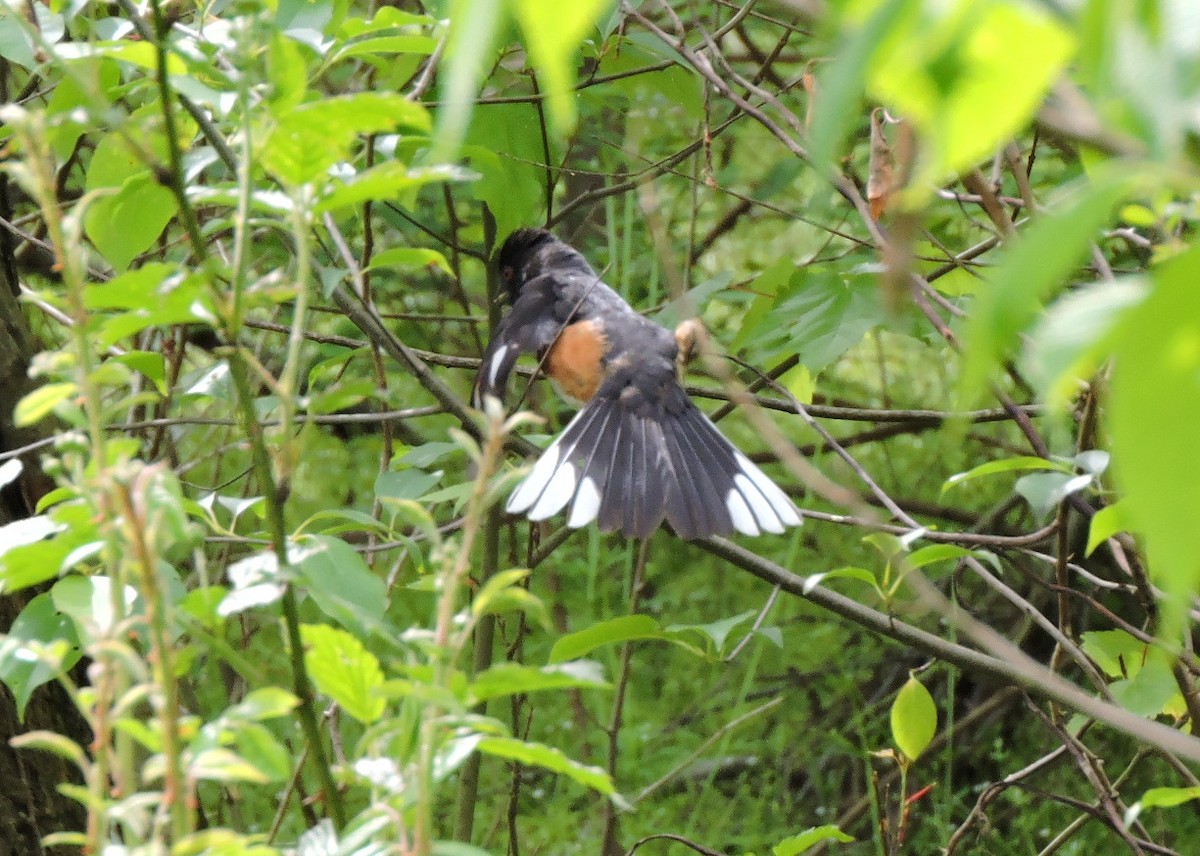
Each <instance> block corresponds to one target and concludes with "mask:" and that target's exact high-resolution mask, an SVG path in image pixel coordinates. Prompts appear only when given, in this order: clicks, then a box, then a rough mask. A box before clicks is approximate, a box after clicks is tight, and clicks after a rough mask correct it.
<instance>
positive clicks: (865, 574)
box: [804, 567, 878, 594]
mask: <svg viewBox="0 0 1200 856" xmlns="http://www.w3.org/2000/svg"><path fill="white" fill-rule="evenodd" d="M836 579H851V580H858V581H860V582H864V583H866V584H867V585H869V586H871V588H877V587H878V581H877V580H876V579H875V575H874V574H873V573H871V572H870V571H868V570H867V569H866V568H854V567H844V568H835V569H834V570H832V571H825V572H824V573H821V574H809V575H808V576H807V577H805V578H804V593H805V594H808V593H809V592H810V591H812V590H813V589H815V588H816V587H817V586H819V585H821V584H823V583H824V582H825V581H826V580H836Z"/></svg>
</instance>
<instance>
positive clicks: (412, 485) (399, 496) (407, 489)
mask: <svg viewBox="0 0 1200 856" xmlns="http://www.w3.org/2000/svg"><path fill="white" fill-rule="evenodd" d="M441 480H442V471H441V470H436V471H434V472H432V473H427V472H424V471H423V470H418V469H413V468H409V469H404V470H400V471H399V472H395V473H393V472H386V473H380V474H379V476H378V477H377V478H376V479H375V497H376V498H377V499H379V500H380V501H381V502H400V501H403V500H408V499H420V498H421V497H422V496H424V495H425V494H427V493H428V492H429V491H430V489H431V488H432V487H433V486H434V485H436V484H437V483H438V482H439V481H441Z"/></svg>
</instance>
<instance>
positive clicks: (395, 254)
mask: <svg viewBox="0 0 1200 856" xmlns="http://www.w3.org/2000/svg"><path fill="white" fill-rule="evenodd" d="M383 268H400V269H401V270H414V269H419V268H432V269H436V270H440V271H441V272H442V273H444V274H446V276H451V277H452V276H454V271H453V269H452V268H451V267H450V263H449V262H448V261H446V257H445V256H443V255H442V254H441V253H439V252H438V251H437V250H428V249H425V248H423V247H394V248H393V249H390V250H384V251H383V252H382V253H376V254H375V255H374V256H373V257H372V258H371V266H370V267H369V268H368V270H381V269H383ZM425 445H427V446H428V445H433V446H435V447H440V446H453V447H454V448H458V446H457V444H455V443H426V444H425ZM435 460H436V459H435ZM409 463H411V464H413V466H426V465H427V464H431V463H433V461H428V462H426V463H424V464H422V463H417V462H416V461H410V462H409Z"/></svg>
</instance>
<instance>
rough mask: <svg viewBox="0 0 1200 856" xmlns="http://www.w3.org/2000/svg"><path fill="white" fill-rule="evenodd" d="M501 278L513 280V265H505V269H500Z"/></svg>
mask: <svg viewBox="0 0 1200 856" xmlns="http://www.w3.org/2000/svg"><path fill="white" fill-rule="evenodd" d="M500 278H501V279H504V280H509V279H512V278H513V269H512V265H505V266H504V267H502V268H500Z"/></svg>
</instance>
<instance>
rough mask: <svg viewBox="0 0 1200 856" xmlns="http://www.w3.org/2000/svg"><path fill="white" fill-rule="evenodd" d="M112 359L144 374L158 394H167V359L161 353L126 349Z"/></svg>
mask: <svg viewBox="0 0 1200 856" xmlns="http://www.w3.org/2000/svg"><path fill="white" fill-rule="evenodd" d="M113 360H114V361H115V362H119V363H122V364H123V365H127V366H129V367H130V368H131V369H134V370H136V371H138V372H140V373H141V374H143V375H145V376H146V377H147V378H148V379H149V380H150V381H151V382H152V383H153V384H154V388H155V389H157V390H158V392H159V394H160V395H166V394H167V384H166V379H167V361H166V358H165V357H163V355H162V354H160V353H158V352H157V351H126V352H125V353H124V354H121V355H120V356H116V357H113Z"/></svg>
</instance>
